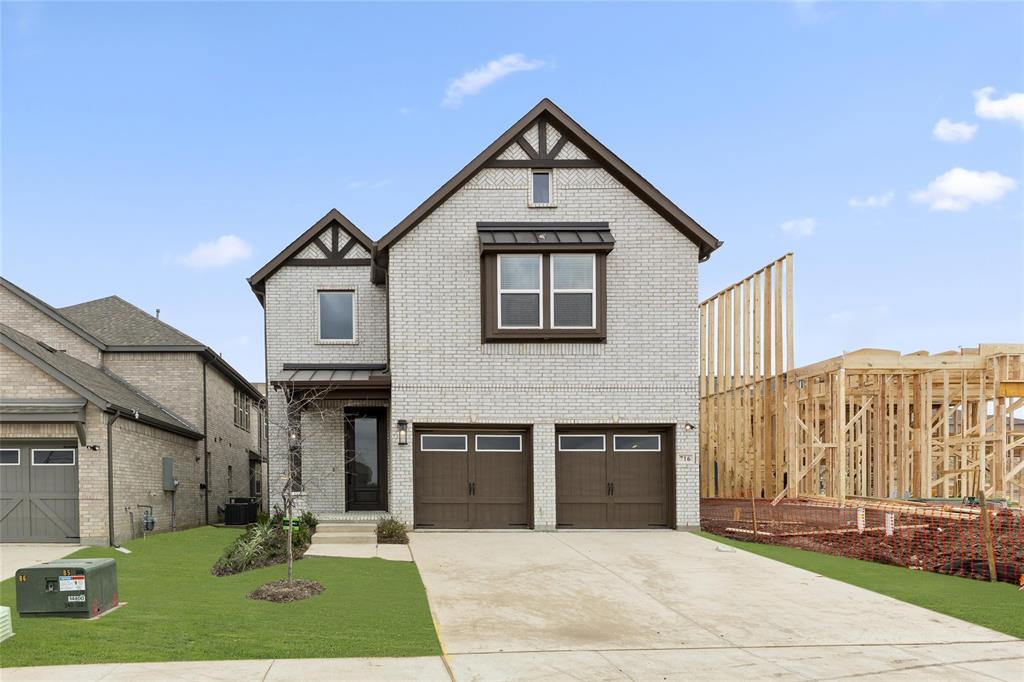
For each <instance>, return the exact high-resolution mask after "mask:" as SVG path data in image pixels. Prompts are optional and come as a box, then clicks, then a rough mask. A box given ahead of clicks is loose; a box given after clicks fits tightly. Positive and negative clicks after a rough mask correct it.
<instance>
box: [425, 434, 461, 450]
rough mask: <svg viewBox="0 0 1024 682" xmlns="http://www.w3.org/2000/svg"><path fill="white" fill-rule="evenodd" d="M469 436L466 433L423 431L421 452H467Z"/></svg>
mask: <svg viewBox="0 0 1024 682" xmlns="http://www.w3.org/2000/svg"><path fill="white" fill-rule="evenodd" d="M468 449H469V438H468V437H467V436H465V435H464V434H454V433H423V434H420V451H421V452H466V451H467V450H468Z"/></svg>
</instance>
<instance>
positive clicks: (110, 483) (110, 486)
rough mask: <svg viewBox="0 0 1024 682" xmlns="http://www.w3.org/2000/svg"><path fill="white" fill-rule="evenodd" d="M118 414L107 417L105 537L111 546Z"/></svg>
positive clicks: (115, 545)
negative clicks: (115, 434)
mask: <svg viewBox="0 0 1024 682" xmlns="http://www.w3.org/2000/svg"><path fill="white" fill-rule="evenodd" d="M120 416H121V415H120V413H119V412H117V411H114V413H113V414H112V415H110V417H109V418H108V419H107V531H108V538H107V539H108V541H109V542H110V546H111V547H117V543H116V542H114V422H116V421H117V418H118V417H120Z"/></svg>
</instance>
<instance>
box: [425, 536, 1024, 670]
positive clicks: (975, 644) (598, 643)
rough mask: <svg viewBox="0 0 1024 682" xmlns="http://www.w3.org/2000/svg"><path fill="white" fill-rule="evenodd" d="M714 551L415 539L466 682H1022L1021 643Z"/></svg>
mask: <svg viewBox="0 0 1024 682" xmlns="http://www.w3.org/2000/svg"><path fill="white" fill-rule="evenodd" d="M716 544H717V543H715V542H713V541H710V540H705V539H704V538H701V537H698V536H696V535H693V534H691V533H685V532H673V531H668V530H653V531H559V532H555V533H529V532H522V533H518V532H507V531H506V532H496V533H495V532H491V533H467V532H462V533H458V532H451V533H443V532H436V531H429V532H423V531H419V532H416V533H413V534H412V551H413V558H414V560H415V561H416V564H417V566H418V567H419V570H420V574H421V575H422V576H423V583H424V585H425V586H426V588H427V598H428V599H429V600H430V608H431V611H432V612H433V616H434V619H435V621H436V622H437V626H438V632H439V634H440V637H441V642H442V644H443V646H444V650H445V651H446V652H447V654H448V657H447V658H448V662H449V664H450V666H451V669H452V673H453V676H454V678H455V679H456V680H464V679H465V680H469V679H509V678H515V679H561V678H563V677H570V676H571V677H572V678H573V679H591V680H596V679H602V680H605V679H607V680H620V679H645V680H646V679H659V680H660V679H679V680H683V679H721V680H736V679H768V678H771V679H792V680H803V679H825V678H827V679H840V678H844V677H847V676H850V677H852V676H869V675H878V677H876V678H873V679H885V676H886V675H892V673H894V672H895V671H897V670H904V671H906V672H905V673H904V674H905V675H909V676H910V677H906V678H901V679H910V678H911V677H917V678H922V679H924V678H931V679H967V680H975V679H977V680H981V679H992V678H995V679H1004V680H1014V679H1019V673H1020V670H1021V666H1022V665H1024V642H1022V641H1020V640H1015V639H1013V638H1012V637H1010V636H1008V635H1003V634H1000V633H998V632H994V631H992V630H988V629H985V628H982V627H979V626H977V625H972V624H969V623H965V622H963V621H959V620H956V619H955V618H950V617H948V616H943V615H941V614H938V613H935V612H933V611H928V610H926V609H922V608H920V607H917V606H913V605H911V604H907V603H904V602H900V601H896V600H895V599H891V598H889V597H885V596H882V595H880V594H876V593H874V592H869V591H867V590H863V589H861V588H858V587H854V586H852V585H847V584H845V583H840V582H837V581H834V580H830V579H828V578H823V577H821V576H818V575H815V574H814V573H810V572H807V571H804V570H801V569H798V568H794V567H792V566H788V565H786V564H782V563H778V562H775V561H772V560H770V559H766V558H764V557H759V556H756V555H754V554H749V553H747V552H743V551H733V552H719V551H716Z"/></svg>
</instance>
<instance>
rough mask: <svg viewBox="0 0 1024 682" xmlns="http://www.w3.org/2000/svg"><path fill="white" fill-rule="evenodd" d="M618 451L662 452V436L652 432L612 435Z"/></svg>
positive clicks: (614, 445)
mask: <svg viewBox="0 0 1024 682" xmlns="http://www.w3.org/2000/svg"><path fill="white" fill-rule="evenodd" d="M612 444H613V447H614V448H615V451H616V452H661V436H660V435H658V434H656V433H652V434H626V435H618V434H616V435H615V436H613V437H612Z"/></svg>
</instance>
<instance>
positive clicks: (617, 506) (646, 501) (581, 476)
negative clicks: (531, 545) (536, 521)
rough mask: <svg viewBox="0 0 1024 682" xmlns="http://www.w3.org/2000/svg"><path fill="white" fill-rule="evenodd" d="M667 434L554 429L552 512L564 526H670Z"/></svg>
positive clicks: (655, 430) (646, 430)
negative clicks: (554, 491)
mask: <svg viewBox="0 0 1024 682" xmlns="http://www.w3.org/2000/svg"><path fill="white" fill-rule="evenodd" d="M671 453H672V430H671V429H666V428H664V427H650V428H629V429H623V428H605V427H599V428H585V429H576V428H574V429H571V430H570V429H559V430H558V431H557V433H556V444H555V486H556V495H557V499H556V502H557V504H556V514H557V521H558V525H559V526H561V527H566V528H650V527H666V526H668V525H669V519H670V510H671V503H670V500H671V496H670V495H671V487H672V486H671V481H672V477H671V476H670V466H671V462H672V457H671Z"/></svg>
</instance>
